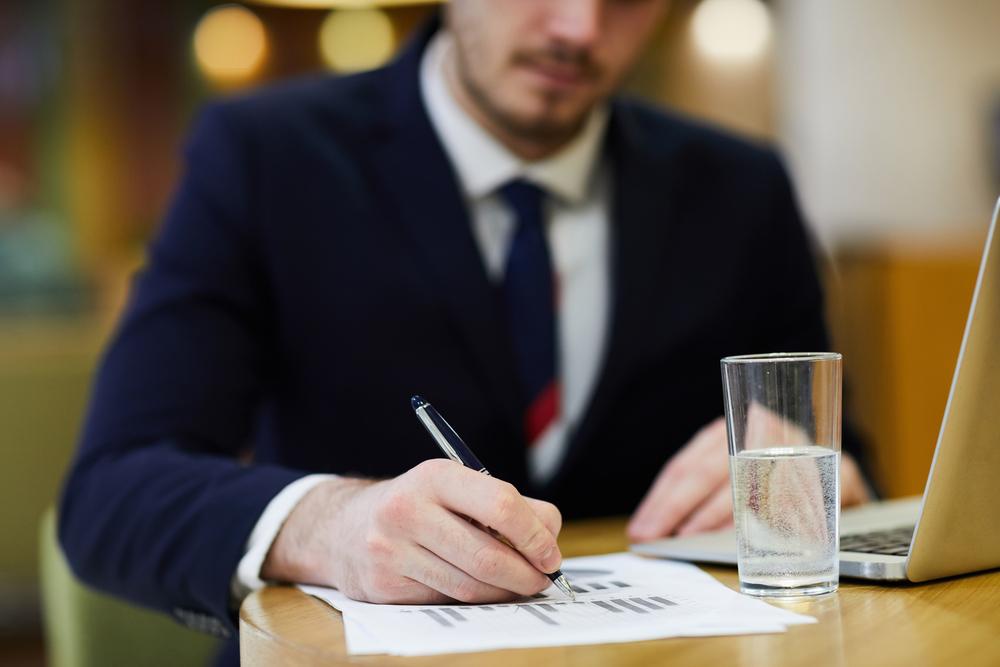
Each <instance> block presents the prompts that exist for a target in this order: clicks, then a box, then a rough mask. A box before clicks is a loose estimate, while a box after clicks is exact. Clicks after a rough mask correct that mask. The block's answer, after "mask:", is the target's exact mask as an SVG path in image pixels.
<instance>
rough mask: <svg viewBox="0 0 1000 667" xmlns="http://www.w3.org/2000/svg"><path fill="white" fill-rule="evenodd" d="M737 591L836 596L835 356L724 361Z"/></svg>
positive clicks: (837, 430) (838, 395) (837, 376)
mask: <svg viewBox="0 0 1000 667" xmlns="http://www.w3.org/2000/svg"><path fill="white" fill-rule="evenodd" d="M722 385H723V394H724V399H725V408H726V431H727V435H728V439H729V466H730V479H731V480H732V485H733V518H734V519H735V521H736V534H737V542H738V548H739V550H738V565H739V573H740V575H739V576H740V590H741V591H742V592H743V593H747V594H749V595H757V596H768V597H796V596H801V595H820V594H822V593H830V592H832V591H835V590H837V582H838V580H839V576H838V575H839V568H838V560H837V552H838V550H839V549H838V545H839V526H840V401H841V356H840V355H839V354H837V353H834V352H817V353H794V354H760V355H745V356H738V357H726V358H724V359H723V360H722Z"/></svg>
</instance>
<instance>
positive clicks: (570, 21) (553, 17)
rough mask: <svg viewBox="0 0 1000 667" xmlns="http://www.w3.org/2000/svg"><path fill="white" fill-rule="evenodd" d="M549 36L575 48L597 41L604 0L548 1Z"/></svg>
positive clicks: (590, 44)
mask: <svg viewBox="0 0 1000 667" xmlns="http://www.w3.org/2000/svg"><path fill="white" fill-rule="evenodd" d="M547 4H548V7H549V12H548V17H547V18H548V32H549V36H550V37H552V38H554V39H556V40H558V41H560V42H563V43H566V44H568V45H572V46H577V47H589V46H592V45H593V44H594V42H595V41H596V40H597V37H598V34H599V32H600V27H601V12H602V9H603V4H604V0H548V3H547Z"/></svg>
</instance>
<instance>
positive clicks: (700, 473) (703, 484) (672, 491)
mask: <svg viewBox="0 0 1000 667" xmlns="http://www.w3.org/2000/svg"><path fill="white" fill-rule="evenodd" d="M867 500H869V497H868V490H867V488H866V486H865V483H864V480H863V479H862V477H861V471H860V470H859V469H858V465H857V463H856V462H855V461H854V459H853V458H852V457H851V455H850V454H846V453H844V454H842V455H841V458H840V501H841V505H842V506H844V507H846V506H849V505H855V504H858V503H863V502H866V501H867ZM732 523H733V495H732V489H731V486H730V484H729V450H728V448H727V444H726V422H725V419H724V418H722V417H719V418H718V419H716V420H715V421H713V422H711V423H710V424H708V425H707V426H705V427H704V428H702V429H701V430H700V431H698V433H696V434H695V436H694V437H693V438H691V441H690V442H688V443H687V444H686V445H684V447H683V448H682V449H681V450H680V451H679V452H677V454H675V455H674V456H673V457H672V458H671V459H670V460H669V461H667V464H666V465H665V466H663V469H662V470H661V471H660V474H659V475H658V476H657V478H656V481H654V482H653V486H652V487H650V489H649V491H648V492H647V493H646V497H645V498H643V499H642V502H641V503H639V507H638V508H637V509H636V511H635V513H634V514H633V515H632V519H631V520H630V521H629V524H628V537H629V539H630V540H632V541H634V542H643V541H647V540H653V539H657V538H659V537H665V536H667V535H689V534H692V533H700V532H704V531H709V530H717V529H720V528H724V527H726V526H729V525H731V524H732Z"/></svg>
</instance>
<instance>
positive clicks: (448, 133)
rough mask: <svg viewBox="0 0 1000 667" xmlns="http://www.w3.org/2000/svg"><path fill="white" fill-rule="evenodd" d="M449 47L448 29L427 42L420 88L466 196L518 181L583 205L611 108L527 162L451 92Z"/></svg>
mask: <svg viewBox="0 0 1000 667" xmlns="http://www.w3.org/2000/svg"><path fill="white" fill-rule="evenodd" d="M451 48H453V46H452V41H451V37H450V36H449V35H448V33H447V31H446V30H441V31H439V32H438V33H437V34H436V35H435V36H434V38H433V39H432V40H431V43H430V44H428V46H427V49H426V50H425V52H424V56H423V60H422V61H421V64H420V90H421V95H422V96H423V101H424V105H425V106H426V107H427V112H428V114H429V116H430V119H431V124H432V125H433V126H434V129H435V131H436V132H437V134H438V136H439V137H440V139H441V142H442V143H443V144H444V148H445V152H446V153H447V154H448V157H449V158H450V159H451V162H452V165H453V166H454V168H455V171H456V173H457V174H458V179H459V182H460V183H461V185H462V189H463V190H464V192H465V195H466V196H467V197H469V198H471V199H480V198H483V197H486V196H488V195H490V194H492V193H493V192H494V191H495V190H497V188H499V187H501V186H502V185H504V184H505V183H507V182H508V181H510V180H512V179H514V178H525V179H527V180H529V181H531V182H533V183H535V184H536V185H539V186H542V187H543V188H545V189H546V190H547V191H549V192H551V193H552V194H555V195H558V196H559V197H560V198H561V199H563V200H565V201H567V202H568V203H571V204H578V203H580V202H582V201H583V200H584V199H585V198H586V196H587V194H588V186H589V185H590V184H591V176H592V175H593V173H594V168H595V166H596V163H597V161H598V158H599V154H600V149H601V141H602V139H603V137H604V130H605V128H606V127H607V121H608V111H607V107H606V106H604V105H601V106H599V107H597V108H595V109H594V110H593V111H592V112H591V113H590V115H589V116H588V117H587V120H586V122H585V124H584V126H583V129H582V130H581V131H580V132H579V133H578V134H577V135H576V137H574V138H573V139H572V140H571V141H570V142H569V143H568V144H567V145H566V146H564V147H563V148H561V149H560V150H559V151H558V152H557V153H555V154H554V155H551V156H549V157H547V158H545V159H543V160H536V161H532V162H526V161H524V160H522V159H520V158H519V157H517V156H516V155H515V154H514V153H512V152H511V151H509V150H508V149H507V148H506V147H505V146H504V145H503V144H501V143H500V142H499V141H497V140H496V139H495V138H493V136H492V135H491V134H489V133H488V132H487V131H486V130H485V129H483V127H482V126H481V125H479V123H477V122H476V121H475V120H474V119H473V118H472V117H471V116H469V114H468V113H466V111H465V110H464V109H463V108H462V107H461V105H460V104H459V103H458V101H457V100H456V99H455V98H454V96H453V95H452V94H451V90H450V89H449V88H448V83H447V81H446V80H445V75H444V60H445V57H446V55H447V53H448V50H449V49H451Z"/></svg>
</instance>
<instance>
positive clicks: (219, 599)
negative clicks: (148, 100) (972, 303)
mask: <svg viewBox="0 0 1000 667" xmlns="http://www.w3.org/2000/svg"><path fill="white" fill-rule="evenodd" d="M236 118H238V115H237V114H236V113H235V111H234V109H233V108H231V107H227V106H215V107H209V108H208V109H207V110H206V111H205V112H204V113H203V114H202V115H201V117H200V120H199V122H198V123H197V124H196V129H195V131H194V132H193V135H192V138H191V140H190V142H189V145H188V149H187V151H186V163H187V165H186V169H185V175H184V176H183V178H182V180H181V184H180V187H179V190H178V192H177V193H176V195H175V198H174V202H173V205H172V206H171V208H170V210H169V212H168V214H167V217H166V220H165V221H164V224H163V226H162V228H161V231H160V233H159V236H158V238H157V239H156V240H155V242H154V243H153V245H152V246H151V248H150V254H149V258H148V264H147V267H146V268H145V269H144V270H143V271H142V272H141V273H140V275H139V276H138V278H137V279H136V281H135V283H134V285H133V289H132V293H131V297H130V302H129V304H128V307H127V310H126V312H125V314H124V316H123V320H122V322H121V324H120V325H119V328H118V331H117V332H116V334H115V336H114V339H113V341H112V343H111V345H110V347H109V348H108V350H107V352H106V353H105V356H104V358H103V360H102V362H101V365H100V368H99V370H98V374H97V378H96V381H95V385H94V388H93V393H92V397H91V403H90V406H89V411H88V414H87V418H86V422H85V425H84V429H83V433H82V438H81V442H80V445H79V450H78V452H77V455H76V458H75V460H74V461H73V463H72V466H71V468H70V471H69V474H68V477H67V479H66V482H65V485H64V489H63V495H62V498H61V503H60V508H59V537H60V541H61V543H62V546H63V549H64V551H65V553H66V556H67V559H68V561H69V563H70V566H71V567H72V569H73V570H74V571H75V572H76V574H77V575H78V576H79V577H80V578H81V579H82V580H84V581H85V582H87V583H90V584H91V585H93V586H96V587H98V588H101V589H104V590H106V591H108V592H110V593H113V594H116V595H119V596H121V597H124V598H127V599H129V600H131V601H133V602H135V603H138V604H141V605H144V606H148V607H152V608H155V609H160V610H163V611H167V612H170V613H172V614H173V615H174V616H175V617H177V618H178V619H180V620H182V621H183V622H185V623H187V624H188V625H194V626H197V627H200V628H202V629H207V630H210V631H214V632H216V634H222V635H226V634H228V632H230V631H232V629H233V617H232V610H231V609H230V581H231V579H232V577H233V573H234V572H235V571H236V567H237V564H238V562H239V560H240V558H241V556H242V555H243V551H244V548H245V543H246V541H247V537H248V535H249V533H250V531H251V530H252V528H253V526H254V524H255V522H256V521H257V519H258V518H259V516H260V514H261V513H262V512H263V510H264V507H265V506H266V505H267V503H268V501H269V500H270V499H271V498H272V497H273V496H274V495H276V494H277V493H278V492H279V491H280V490H281V489H282V488H284V487H285V486H286V485H288V484H289V483H291V482H292V481H294V480H295V479H297V478H299V477H301V476H302V474H303V473H301V472H299V471H294V470H289V469H284V468H281V467H277V466H267V465H257V464H249V463H242V462H240V459H239V457H240V455H241V454H243V453H245V452H246V451H247V450H248V449H249V447H248V445H249V443H248V439H249V437H250V435H251V431H252V428H251V427H252V424H253V423H254V419H255V414H256V412H257V409H258V406H259V403H260V401H261V399H262V388H263V387H265V386H266V384H267V383H266V379H267V374H268V368H267V366H268V362H267V360H268V359H269V358H270V357H271V356H273V355H270V354H269V344H270V343H269V340H270V338H269V333H268V331H269V328H270V324H269V322H270V318H269V310H268V298H267V284H266V283H267V281H266V278H265V277H264V272H263V270H262V267H261V259H260V257H259V255H258V252H259V249H258V247H257V241H256V237H257V235H256V233H255V230H254V227H253V225H254V219H253V215H252V212H253V210H254V202H253V183H252V182H251V181H252V179H251V177H250V174H253V173H254V172H253V169H252V167H253V159H254V156H253V154H252V151H251V150H249V148H248V145H249V142H248V141H242V142H241V136H240V134H241V133H240V131H239V128H238V126H237V123H236V120H235V119H236Z"/></svg>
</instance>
